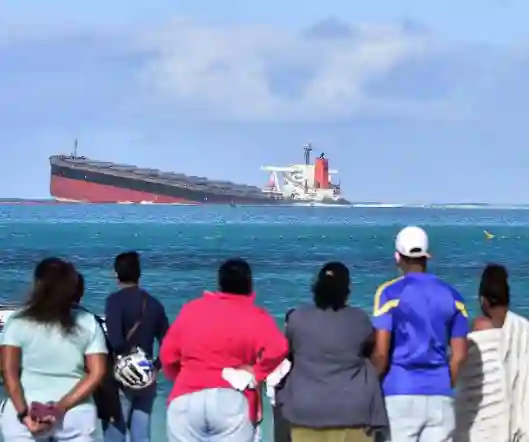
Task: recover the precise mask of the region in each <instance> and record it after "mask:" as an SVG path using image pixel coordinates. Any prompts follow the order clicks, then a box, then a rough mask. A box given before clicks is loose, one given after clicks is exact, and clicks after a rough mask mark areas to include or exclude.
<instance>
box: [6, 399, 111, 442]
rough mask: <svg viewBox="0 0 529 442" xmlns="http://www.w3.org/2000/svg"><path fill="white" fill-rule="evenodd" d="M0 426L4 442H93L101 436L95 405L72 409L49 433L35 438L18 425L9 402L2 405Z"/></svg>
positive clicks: (18, 422) (15, 414)
mask: <svg viewBox="0 0 529 442" xmlns="http://www.w3.org/2000/svg"><path fill="white" fill-rule="evenodd" d="M1 410H2V411H1V417H0V425H1V427H2V436H3V438H4V441H6V442H30V441H46V440H49V439H50V438H53V441H55V442H62V441H68V442H95V441H96V440H98V439H99V437H100V436H101V434H100V432H99V431H98V420H97V411H96V408H95V405H92V404H83V405H80V406H78V407H75V408H72V409H71V410H70V411H68V413H66V414H65V415H64V418H63V419H62V421H60V422H58V423H57V424H56V425H55V426H54V427H53V428H52V429H51V430H50V431H49V432H47V433H46V434H42V435H39V437H38V438H35V436H33V435H32V434H31V433H30V432H29V430H28V429H27V427H26V426H25V425H23V424H21V423H20V421H19V420H18V417H17V412H16V410H15V408H14V407H13V404H12V402H11V401H10V400H8V401H6V402H5V403H4V404H2V407H1Z"/></svg>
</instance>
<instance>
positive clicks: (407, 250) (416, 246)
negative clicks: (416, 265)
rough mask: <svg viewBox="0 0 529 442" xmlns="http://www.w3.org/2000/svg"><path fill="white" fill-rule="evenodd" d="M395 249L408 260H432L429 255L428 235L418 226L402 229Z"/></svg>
mask: <svg viewBox="0 0 529 442" xmlns="http://www.w3.org/2000/svg"><path fill="white" fill-rule="evenodd" d="M395 248H396V249H397V252H399V253H400V254H401V255H402V256H407V257H408V258H430V254H429V253H428V235H427V234H426V232H425V231H424V229H421V228H420V227H417V226H408V227H405V228H404V229H402V230H401V231H400V232H399V234H398V235H397V239H396V240H395Z"/></svg>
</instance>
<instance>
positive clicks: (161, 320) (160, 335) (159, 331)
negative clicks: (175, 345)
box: [154, 302, 169, 370]
mask: <svg viewBox="0 0 529 442" xmlns="http://www.w3.org/2000/svg"><path fill="white" fill-rule="evenodd" d="M159 306H160V307H159V308H160V310H159V311H160V313H159V314H158V321H157V322H156V323H157V327H156V340H157V341H158V345H159V346H160V347H161V346H162V342H163V339H164V337H165V335H166V334H167V331H168V330H169V319H167V314H166V313H165V308H164V306H163V305H162V303H161V302H160V303H159ZM154 367H155V368H156V370H160V369H161V368H162V363H161V362H160V357H159V356H158V357H157V358H156V359H155V360H154Z"/></svg>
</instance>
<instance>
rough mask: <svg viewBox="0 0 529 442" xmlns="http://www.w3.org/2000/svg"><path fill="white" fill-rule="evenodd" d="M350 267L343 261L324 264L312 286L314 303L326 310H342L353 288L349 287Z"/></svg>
mask: <svg viewBox="0 0 529 442" xmlns="http://www.w3.org/2000/svg"><path fill="white" fill-rule="evenodd" d="M349 284H350V277H349V269H348V268H347V267H346V266H345V265H344V264H342V263H341V262H329V263H327V264H325V265H324V266H323V268H322V269H321V270H320V272H319V274H318V278H317V280H316V282H315V283H314V285H313V286H312V293H313V294H314V304H316V307H318V308H320V309H322V310H326V309H329V308H330V309H333V310H340V309H341V308H343V307H345V305H346V304H347V298H348V297H349V293H351V290H350V288H349Z"/></svg>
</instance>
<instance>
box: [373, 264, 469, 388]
mask: <svg viewBox="0 0 529 442" xmlns="http://www.w3.org/2000/svg"><path fill="white" fill-rule="evenodd" d="M373 325H374V327H375V329H377V330H387V331H390V332H392V349H391V355H390V367H389V370H388V373H387V375H386V377H385V379H384V385H383V386H384V393H385V395H387V396H388V395H442V396H450V395H451V394H452V388H451V382H450V368H449V342H450V339H451V338H458V337H466V335H467V334H468V332H469V324H468V314H467V311H466V308H465V304H464V302H463V298H462V297H461V295H460V294H459V292H458V291H457V290H456V289H455V288H453V287H452V286H450V285H449V284H447V283H445V282H443V281H441V280H440V279H439V278H437V277H436V276H434V275H432V274H429V273H408V274H407V275H406V276H403V277H400V278H396V279H394V280H392V281H389V282H386V283H385V284H382V285H381V286H380V287H379V289H378V290H377V292H376V294H375V302H374V309H373Z"/></svg>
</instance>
